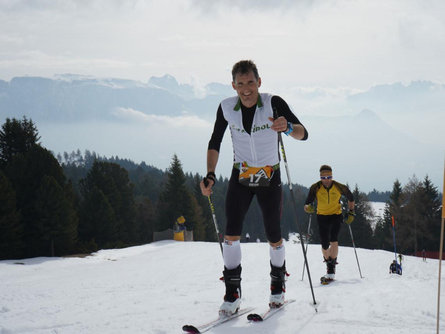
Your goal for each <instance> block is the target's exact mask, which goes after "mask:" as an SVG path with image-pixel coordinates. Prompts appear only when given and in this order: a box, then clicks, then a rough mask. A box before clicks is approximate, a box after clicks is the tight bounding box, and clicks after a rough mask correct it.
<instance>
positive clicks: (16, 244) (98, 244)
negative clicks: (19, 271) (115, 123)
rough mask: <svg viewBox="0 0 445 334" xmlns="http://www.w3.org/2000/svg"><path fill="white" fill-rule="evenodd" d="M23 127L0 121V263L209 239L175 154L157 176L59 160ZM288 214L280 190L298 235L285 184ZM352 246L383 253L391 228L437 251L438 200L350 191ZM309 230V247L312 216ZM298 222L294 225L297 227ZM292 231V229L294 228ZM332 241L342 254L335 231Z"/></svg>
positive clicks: (303, 225)
mask: <svg viewBox="0 0 445 334" xmlns="http://www.w3.org/2000/svg"><path fill="white" fill-rule="evenodd" d="M39 141H40V136H39V133H38V130H37V128H36V126H35V124H34V123H33V122H32V120H30V119H27V118H26V117H23V119H15V118H13V119H9V118H8V119H6V121H5V123H4V124H3V125H2V127H1V130H0V259H13V258H27V257H36V256H63V255H68V254H76V253H90V252H94V251H97V250H98V249H104V248H120V247H128V246H133V245H140V244H146V243H150V242H152V241H153V233H154V232H155V231H164V230H167V229H169V228H172V227H173V224H174V222H175V220H176V218H178V217H179V216H184V217H185V219H186V222H185V225H186V228H187V230H189V231H193V235H194V240H197V241H210V242H214V241H216V240H217V237H218V236H217V235H216V232H215V227H214V225H213V220H212V215H211V212H210V209H209V203H208V199H207V198H206V197H204V196H202V194H201V191H200V188H199V183H200V181H201V180H202V177H203V176H202V175H199V174H192V173H184V172H183V169H182V165H181V162H180V160H179V158H178V156H177V155H176V154H175V155H174V156H173V157H172V161H171V165H170V167H169V168H168V169H167V170H165V171H162V170H160V169H157V168H155V167H153V166H150V165H147V164H145V163H144V162H142V163H140V164H136V163H134V162H132V161H131V160H128V159H121V158H119V157H111V158H106V157H101V156H99V155H97V154H96V153H95V152H90V151H88V150H87V151H85V152H84V153H83V154H82V152H80V151H79V150H78V151H76V152H71V153H66V152H65V153H64V154H63V155H62V154H58V155H57V156H54V154H53V153H52V152H50V151H49V150H47V149H46V148H44V147H43V146H42V145H41V144H40V143H39ZM227 187H228V179H227V178H223V177H221V176H220V177H219V178H218V180H217V184H216V185H215V187H214V192H213V195H212V201H213V204H214V207H215V211H216V217H217V222H218V225H219V231H221V232H222V233H223V231H224V223H225V212H224V201H225V194H226V190H227ZM293 191H294V195H295V196H294V197H295V199H296V202H297V208H298V209H297V212H295V211H294V208H293V203H292V202H291V201H292V200H291V196H290V192H289V188H288V186H287V185H286V186H283V210H282V232H283V236H288V234H289V233H292V232H296V231H300V230H301V231H302V232H304V233H307V230H308V222H309V216H308V215H307V214H306V213H305V212H304V211H303V205H304V201H305V198H306V195H307V192H308V189H307V188H306V187H303V186H301V185H297V184H296V185H293ZM353 193H354V197H355V200H356V219H355V222H354V223H353V226H352V228H353V229H354V239H355V242H356V245H357V246H358V247H362V248H371V249H372V248H379V249H386V250H392V249H393V243H392V224H391V222H392V220H391V217H392V216H394V217H395V220H396V224H395V232H396V235H397V240H398V246H399V250H400V251H402V252H405V253H413V252H415V251H416V250H418V249H429V250H437V249H438V247H439V235H438V234H439V233H438V231H440V204H441V199H440V194H439V192H438V190H437V188H435V187H434V186H433V185H432V183H431V182H430V180H429V179H428V177H425V179H424V180H423V181H422V182H421V181H418V180H417V179H416V178H415V177H413V179H411V180H410V182H409V183H408V184H407V185H406V186H405V187H402V185H401V184H400V183H399V181H397V180H396V181H395V183H394V186H393V190H392V192H388V193H379V192H377V191H376V190H373V191H372V192H371V193H369V194H368V195H366V194H365V193H363V192H361V191H360V190H359V188H358V186H357V185H356V186H355V188H354V189H353ZM368 196H369V198H371V199H372V200H375V198H387V199H388V201H387V204H386V208H385V214H384V217H383V218H382V219H380V220H378V221H377V223H375V217H374V216H373V212H372V208H371V206H370V204H369V199H368ZM311 219H312V224H311V229H310V231H309V233H310V235H311V236H310V238H311V242H313V243H318V242H319V239H318V231H317V224H316V222H315V220H316V219H315V217H312V218H311ZM296 222H297V223H298V225H297V224H296ZM297 227H298V228H297ZM247 232H248V233H249V234H250V237H251V238H252V239H253V240H257V239H259V240H261V241H266V236H265V233H264V228H263V223H262V215H261V210H260V208H259V206H258V204H257V202H256V200H254V202H253V203H252V205H251V207H250V209H249V211H248V213H247V216H246V219H245V223H244V227H243V235H245V233H247ZM339 238H340V239H339V241H340V244H341V245H351V238H350V236H349V231H348V229H346V228H343V229H342V231H341V233H340V236H339Z"/></svg>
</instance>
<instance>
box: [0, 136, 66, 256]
mask: <svg viewBox="0 0 445 334" xmlns="http://www.w3.org/2000/svg"><path fill="white" fill-rule="evenodd" d="M4 172H5V175H6V176H7V177H8V179H9V180H10V181H11V184H12V186H13V187H14V189H15V192H16V199H17V202H16V203H17V209H18V210H19V211H20V213H21V219H22V223H23V226H24V239H23V241H24V245H25V252H24V256H25V257H32V256H43V255H49V254H50V252H49V248H48V246H47V244H46V243H45V241H44V240H45V238H46V236H45V235H44V234H42V231H44V230H45V228H43V227H42V226H41V224H42V223H45V222H44V221H39V215H40V214H41V211H38V208H39V206H38V204H36V203H37V201H38V199H39V196H40V194H41V193H40V192H39V189H40V188H41V186H42V182H43V180H44V178H45V177H46V176H50V177H52V178H53V179H54V180H55V182H56V183H58V185H59V186H60V187H61V188H62V189H63V196H60V197H56V198H54V200H55V201H59V202H64V201H66V200H71V201H72V196H71V191H72V190H71V189H69V188H70V184H69V183H68V182H67V181H66V178H65V176H64V174H63V170H62V167H61V166H60V165H59V163H58V161H57V159H56V158H55V157H54V156H53V154H52V153H51V152H50V151H48V150H47V149H45V148H43V147H41V146H40V145H38V144H36V145H34V146H32V147H31V148H30V149H29V150H28V151H26V152H17V153H15V154H14V155H13V156H12V158H11V160H10V161H8V162H7V163H6V164H5V166H4ZM54 205H57V204H54ZM50 214H51V213H48V215H50ZM65 223H66V224H68V225H71V223H72V221H71V220H67V221H65ZM67 228H71V227H68V226H67Z"/></svg>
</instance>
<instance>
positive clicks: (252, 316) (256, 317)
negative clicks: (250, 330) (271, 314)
mask: <svg viewBox="0 0 445 334" xmlns="http://www.w3.org/2000/svg"><path fill="white" fill-rule="evenodd" d="M247 320H249V321H253V322H259V321H263V318H262V317H261V316H260V315H259V314H256V313H250V314H249V315H248V316H247Z"/></svg>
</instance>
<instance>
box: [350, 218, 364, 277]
mask: <svg viewBox="0 0 445 334" xmlns="http://www.w3.org/2000/svg"><path fill="white" fill-rule="evenodd" d="M348 227H349V234H350V235H351V240H352V246H354V252H355V259H356V260H357V266H358V271H359V273H360V278H363V276H362V271H361V270H360V263H359V262H358V256H357V251H356V250H355V242H354V236H353V235H352V229H351V225H350V224H348Z"/></svg>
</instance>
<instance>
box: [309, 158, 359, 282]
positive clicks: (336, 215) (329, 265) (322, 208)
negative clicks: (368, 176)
mask: <svg viewBox="0 0 445 334" xmlns="http://www.w3.org/2000/svg"><path fill="white" fill-rule="evenodd" d="M320 179H321V180H320V181H318V182H316V183H314V184H313V185H312V186H311V188H310V189H309V193H308V196H307V198H306V202H305V206H304V211H306V212H307V213H309V214H310V213H314V212H315V206H314V201H316V202H317V223H318V229H319V233H320V240H321V251H322V253H323V259H324V262H326V275H324V276H323V277H322V278H321V281H322V283H323V281H326V280H328V281H329V280H333V279H334V278H335V266H336V264H337V255H338V233H339V232H340V227H341V223H342V222H343V215H342V210H341V203H340V198H341V197H342V196H343V195H344V196H346V198H347V200H348V208H349V212H348V218H347V219H346V223H347V224H351V223H352V221H353V220H354V216H355V213H354V204H355V203H354V196H353V195H352V193H351V191H350V190H349V188H348V187H347V186H345V185H344V184H341V183H339V182H337V181H334V180H333V178H332V168H331V167H330V166H328V165H322V166H321V167H320Z"/></svg>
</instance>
